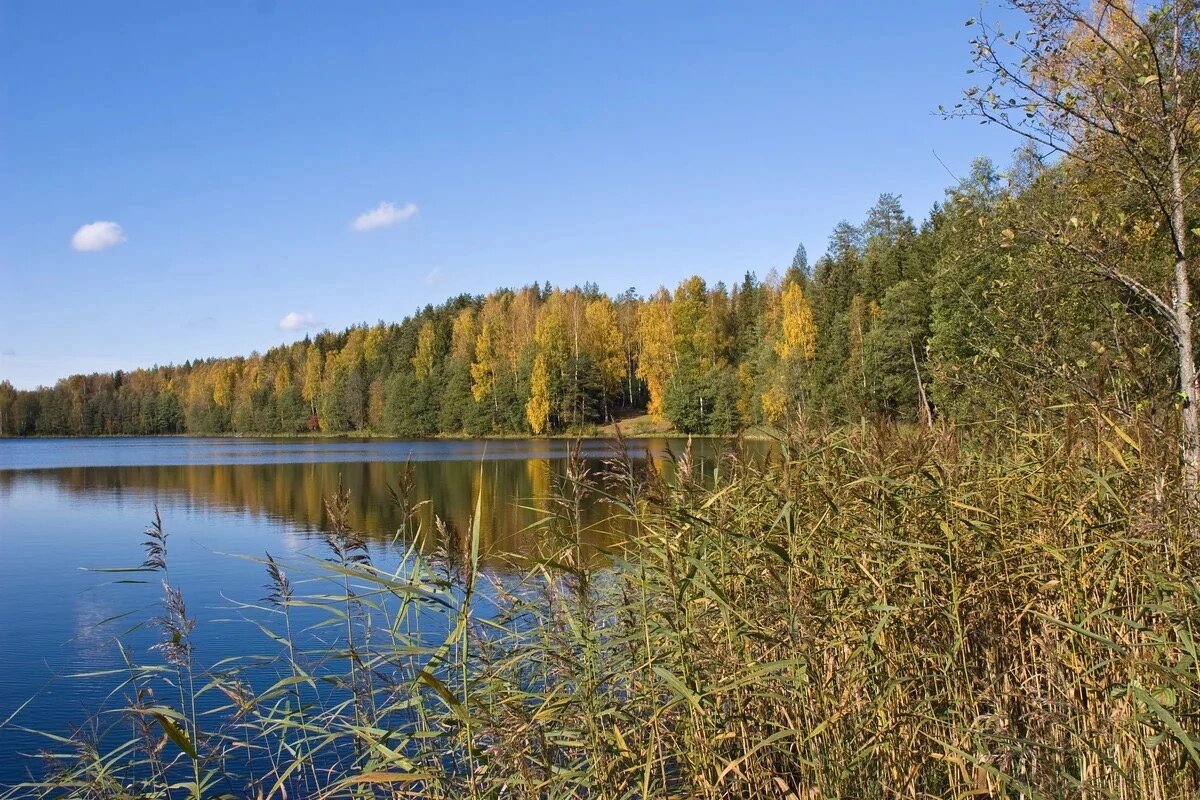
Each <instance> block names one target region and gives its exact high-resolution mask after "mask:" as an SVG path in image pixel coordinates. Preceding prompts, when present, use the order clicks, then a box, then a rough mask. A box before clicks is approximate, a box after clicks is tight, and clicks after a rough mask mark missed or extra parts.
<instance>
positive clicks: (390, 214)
mask: <svg viewBox="0 0 1200 800" xmlns="http://www.w3.org/2000/svg"><path fill="white" fill-rule="evenodd" d="M416 213H417V206H416V204H415V203H405V204H404V205H403V206H401V207H399V208H397V207H396V206H394V205H392V204H391V203H386V202H385V203H380V204H379V205H377V206H375V208H372V209H371V210H370V211H364V212H363V213H361V214H359V215H358V216H357V217H355V218H354V222H351V223H350V227H351V228H353V229H354V230H356V231H360V232H361V231H373V230H375V229H376V228H386V227H388V226H390V225H396V224H398V223H401V222H404V220H406V219H410V218H411V217H412V216H413V215H415V214H416Z"/></svg>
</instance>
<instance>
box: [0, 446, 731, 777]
mask: <svg viewBox="0 0 1200 800" xmlns="http://www.w3.org/2000/svg"><path fill="white" fill-rule="evenodd" d="M631 446H632V448H633V449H634V451H635V455H637V456H638V457H640V458H647V457H649V458H651V459H653V460H655V461H656V462H658V464H659V466H660V467H661V468H662V469H664V471H668V472H669V470H670V461H669V457H668V453H669V451H670V450H671V449H672V448H674V449H675V450H679V449H680V447H681V446H682V445H681V444H680V443H679V442H668V441H665V440H637V441H635V442H632V443H631ZM570 447H571V444H570V443H568V442H565V441H561V440H560V441H547V440H528V441H516V440H505V441H488V442H480V441H437V442H401V441H387V442H380V441H329V440H312V441H307V440H306V441H294V440H252V439H41V440H0V786H4V785H9V784H11V783H13V782H16V781H19V780H22V779H24V778H26V777H28V776H29V774H30V772H31V771H33V772H35V773H36V772H37V763H36V760H35V759H34V758H33V756H34V754H36V753H37V752H39V751H41V750H46V749H58V748H57V746H55V745H53V743H52V742H51V741H50V740H48V739H45V738H43V737H39V736H38V735H36V734H33V733H30V732H28V731H25V730H23V728H31V729H37V730H42V731H50V732H54V733H60V734H61V733H65V732H67V731H68V730H69V729H70V726H71V725H72V723H75V722H79V721H82V720H85V719H86V718H87V717H88V716H89V715H90V714H91V713H92V712H93V711H95V710H96V709H98V708H100V707H101V706H102V705H103V704H104V702H105V700H106V695H107V693H108V692H109V691H110V690H111V687H112V686H113V685H114V683H115V679H114V678H113V677H111V676H97V677H91V678H88V677H85V678H77V677H69V676H70V675H72V674H77V673H92V672H101V671H105V670H115V669H118V668H119V667H120V666H121V664H122V660H121V652H120V650H119V649H118V647H117V645H116V639H117V638H118V637H119V638H120V639H121V640H122V641H124V642H126V644H127V647H128V648H129V650H130V652H131V653H132V655H133V657H134V658H136V659H138V660H141V661H151V660H153V658H154V656H153V655H152V654H150V653H149V652H148V648H149V646H150V644H151V642H152V641H153V634H152V632H151V631H149V630H148V629H138V628H135V627H134V626H135V623H137V622H138V621H140V620H143V619H145V618H147V617H149V616H151V615H153V614H154V613H156V606H155V604H156V602H157V601H158V599H159V598H160V597H161V587H160V586H159V585H158V583H157V580H158V578H157V577H156V576H153V575H151V576H149V578H148V580H146V581H145V582H144V583H129V582H123V579H128V578H130V577H133V578H146V577H147V576H145V575H134V576H122V575H117V574H111V573H102V572H95V571H88V568H96V567H111V566H129V565H136V564H138V563H139V562H140V561H141V560H142V551H141V542H142V538H143V537H142V531H143V529H144V528H145V527H146V525H147V524H148V523H149V522H150V521H151V519H152V517H153V514H154V508H155V507H156V506H157V507H158V509H159V510H160V512H161V514H162V519H163V522H164V526H165V528H166V530H167V532H168V534H169V539H168V560H169V565H170V571H171V572H170V576H171V580H172V583H174V584H176V585H177V586H179V587H180V588H181V589H182V591H183V593H184V596H185V597H186V599H187V603H188V610H189V613H190V614H191V615H193V616H195V617H196V618H197V619H198V621H199V624H198V626H197V630H196V634H195V637H194V640H195V643H196V649H197V651H198V652H200V653H202V654H203V658H204V660H205V661H208V662H209V663H212V662H215V661H216V660H218V659H221V658H225V657H232V656H238V655H245V654H246V653H248V652H253V648H255V647H260V646H261V645H262V637H261V634H260V633H259V632H257V631H256V630H255V629H254V628H253V626H250V625H247V624H245V623H244V621H241V620H239V619H238V616H239V614H238V613H237V608H236V605H237V602H238V601H241V602H257V601H259V600H260V599H261V598H262V597H263V596H264V595H265V594H266V589H265V588H264V584H265V583H266V576H265V574H264V571H263V567H262V564H261V563H260V562H258V561H256V560H253V558H246V557H245V556H251V557H255V558H257V557H261V556H262V555H263V554H264V553H266V552H270V553H271V554H272V555H274V556H275V557H276V558H278V559H280V560H282V561H285V562H289V563H298V562H299V563H303V562H304V561H305V560H306V559H307V560H309V561H311V560H312V559H319V558H322V557H324V556H325V554H326V553H325V550H324V544H323V541H322V538H321V537H320V535H319V534H320V531H321V530H322V527H323V526H324V525H325V517H324V498H325V497H327V496H329V495H331V494H332V493H333V492H334V491H335V490H336V488H337V487H338V486H339V484H340V485H342V486H344V487H346V488H348V489H349V490H350V497H351V509H350V522H351V525H352V526H353V528H354V529H355V530H358V531H361V532H363V533H364V534H366V536H367V538H368V539H369V542H370V545H369V546H370V548H371V550H372V555H373V557H374V558H375V559H376V562H377V563H386V562H387V561H388V560H389V559H390V560H391V561H392V563H397V562H398V561H399V559H401V558H402V556H403V553H405V552H406V550H407V548H408V547H409V546H410V545H412V544H413V543H411V542H408V541H405V540H404V538H403V537H401V536H398V535H397V529H398V528H399V527H400V523H401V514H400V511H399V509H398V508H397V507H396V505H395V503H394V502H393V500H392V496H391V493H390V492H389V485H391V486H393V487H394V486H395V485H396V483H397V481H398V479H400V478H401V476H402V475H403V473H404V472H405V470H406V463H407V464H410V465H411V473H410V476H411V483H410V485H411V487H412V489H411V494H410V500H411V502H413V503H421V502H423V501H424V502H423V504H422V505H421V507H420V511H419V513H418V515H417V517H418V520H419V521H420V523H421V529H422V530H423V531H424V532H425V533H424V534H423V535H422V536H421V540H420V541H419V542H417V543H416V544H415V546H417V547H418V548H420V549H423V550H427V549H433V548H436V547H438V545H439V541H438V538H437V536H438V534H437V533H436V527H435V525H434V520H435V519H441V520H442V521H443V522H444V525H443V529H444V530H445V532H446V536H449V537H456V536H462V535H464V533H465V532H466V531H468V530H469V529H470V518H471V515H472V512H473V511H474V509H475V505H476V500H477V499H478V502H479V505H480V509H481V520H482V525H481V529H480V530H481V552H482V554H483V562H484V564H485V565H486V567H487V569H489V570H491V571H493V572H496V573H511V574H519V570H520V566H521V565H522V564H523V563H526V562H527V561H528V559H530V558H536V557H538V556H539V555H541V554H543V553H545V552H546V550H547V548H548V547H550V546H551V545H550V544H549V543H547V542H545V541H544V540H543V539H542V534H541V533H540V530H541V529H540V528H538V527H532V528H531V526H532V525H534V523H535V522H537V521H538V520H539V519H541V518H543V517H544V515H545V512H546V510H547V508H548V507H549V504H548V501H547V498H548V496H549V495H550V494H551V493H552V491H553V489H554V487H555V485H556V483H557V482H559V481H561V479H562V476H563V474H564V471H565V466H566V460H565V458H566V456H567V453H568V449H569V448H570ZM718 449H719V445H717V444H715V443H712V442H703V443H698V444H697V445H695V446H694V448H693V453H694V455H695V456H696V457H697V458H699V459H701V460H703V459H711V458H713V457H714V456H715V455H716V453H717V450H718ZM582 453H583V455H584V456H585V458H588V459H590V460H589V461H588V462H587V463H588V465H589V466H590V467H591V468H593V469H598V468H599V467H600V461H599V459H602V458H604V457H606V456H608V455H609V454H610V453H611V443H610V442H608V441H603V440H600V441H587V442H584V443H582ZM608 514H609V512H608V510H607V509H606V508H605V507H600V506H594V507H591V508H589V509H586V510H585V516H587V518H588V520H589V522H591V523H592V525H591V527H590V528H589V534H588V536H589V537H590V538H589V542H588V544H589V545H592V546H594V547H596V548H603V547H607V546H610V545H612V544H614V543H616V542H618V541H619V540H620V538H621V536H622V531H621V526H620V524H619V523H618V522H616V521H612V520H608ZM446 544H447V545H448V546H449V545H452V544H453V543H446ZM129 612H133V613H129ZM127 613H128V616H122V615H125V614H127ZM27 701H28V702H27Z"/></svg>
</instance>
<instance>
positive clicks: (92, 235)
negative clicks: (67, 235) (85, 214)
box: [71, 222, 126, 253]
mask: <svg viewBox="0 0 1200 800" xmlns="http://www.w3.org/2000/svg"><path fill="white" fill-rule="evenodd" d="M124 241H126V238H125V231H123V230H121V226H120V225H118V224H117V223H115V222H89V223H88V224H87V225H84V226H82V227H81V228H80V229H79V230H77V231H75V235H74V236H72V237H71V247H74V248H75V249H76V250H78V251H79V252H81V253H91V252H95V251H97V250H107V249H108V248H110V247H115V246H116V245H119V244H121V242H124Z"/></svg>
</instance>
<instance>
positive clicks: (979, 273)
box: [0, 148, 1175, 436]
mask: <svg viewBox="0 0 1200 800" xmlns="http://www.w3.org/2000/svg"><path fill="white" fill-rule="evenodd" d="M1086 177H1087V176H1080V175H1079V174H1077V171H1075V170H1073V169H1072V168H1071V165H1070V164H1069V163H1066V162H1063V163H1059V164H1057V165H1052V166H1049V167H1046V166H1044V165H1043V164H1042V162H1041V160H1040V159H1039V158H1038V156H1037V153H1036V151H1035V150H1033V149H1032V148H1026V149H1023V150H1021V151H1018V153H1017V155H1016V157H1015V159H1014V161H1013V163H1012V165H1011V166H1010V167H1009V168H1008V169H1007V170H1006V171H1005V172H1004V173H1003V174H1002V173H1001V172H1000V171H999V170H998V169H997V168H996V166H995V165H993V164H992V163H991V162H990V161H988V160H986V159H978V160H976V162H975V163H974V164H973V166H972V169H971V172H970V174H969V175H968V176H966V177H965V178H964V179H962V180H961V181H960V182H959V183H958V184H957V185H956V186H954V187H953V188H952V189H950V190H949V191H948V192H947V196H946V198H945V200H944V201H943V202H941V203H938V204H936V205H935V207H934V208H933V209H932V211H931V213H930V214H929V215H928V217H927V219H926V220H925V221H924V222H923V223H922V224H921V225H920V226H917V225H915V224H914V222H913V220H912V219H911V217H909V216H908V215H907V214H906V213H905V211H904V209H903V208H902V206H901V204H900V201H899V199H898V198H897V197H896V196H895V195H891V194H884V195H881V196H880V197H879V200H878V202H877V203H875V205H874V206H873V207H872V208H870V209H869V210H868V212H867V214H866V215H865V219H864V220H863V221H862V222H861V223H859V224H850V223H847V222H843V223H840V224H839V225H837V226H836V228H835V229H834V231H833V232H832V234H831V236H830V239H829V244H828V248H827V252H826V254H825V255H824V256H822V257H821V258H820V259H818V260H817V261H816V262H815V263H813V264H812V265H810V264H809V263H808V259H807V257H806V254H805V251H804V248H803V247H800V248H799V249H798V250H797V253H796V255H795V258H794V259H793V261H792V263H791V265H790V266H789V267H788V268H787V269H786V270H785V271H784V272H783V273H782V274H780V273H778V272H775V271H772V272H770V273H768V274H767V275H766V276H765V277H763V278H762V279H760V278H758V277H757V276H756V275H755V274H753V273H747V274H746V275H745V276H744V277H743V278H742V280H741V281H739V282H736V283H734V284H732V285H731V286H727V285H725V284H724V283H716V284H714V285H710V284H708V283H707V282H706V281H705V280H704V279H702V278H700V277H696V276H693V277H690V278H687V279H686V280H684V281H682V282H681V283H680V284H679V285H678V286H676V287H674V289H670V290H669V289H667V288H659V289H658V290H657V291H655V292H654V293H652V294H650V295H649V296H639V295H638V294H637V293H636V292H635V291H634V290H633V289H630V290H629V291H626V292H624V293H622V294H620V295H617V296H615V297H612V296H608V295H606V294H604V293H602V292H601V291H600V290H599V289H598V288H597V287H596V286H595V285H591V284H589V285H585V286H582V287H573V288H569V289H563V288H551V287H550V286H549V285H544V286H538V285H531V286H525V287H522V288H519V289H501V290H497V291H495V292H492V293H490V294H488V295H486V296H469V295H461V296H458V297H455V298H452V299H450V300H447V301H446V302H444V303H442V304H441V305H438V306H427V307H425V308H424V309H422V310H420V311H419V312H417V313H415V314H413V315H412V316H410V317H408V318H406V319H404V320H403V321H402V322H400V323H397V324H385V323H382V322H380V323H378V324H375V325H361V326H355V327H351V328H349V329H347V330H344V331H341V332H332V331H325V332H322V333H320V334H317V335H316V336H313V337H309V338H305V339H304V340H302V341H298V342H294V343H292V344H289V345H283V346H279V347H275V348H272V349H270V350H268V351H267V352H266V353H262V354H259V353H253V354H251V355H249V356H247V357H238V358H217V359H205V360H197V361H189V362H185V363H183V364H179V365H173V366H166V367H154V368H150V369H139V370H135V371H132V372H120V371H118V372H115V373H97V374H93V375H74V376H71V377H69V378H64V379H62V380H60V381H59V382H58V383H57V384H56V385H55V386H53V387H44V388H39V389H36V390H32V391H17V390H14V389H13V388H12V386H11V385H10V384H0V414H2V417H3V418H2V420H0V425H2V428H0V431H2V432H3V433H4V434H8V435H34V434H41V435H108V434H178V433H297V432H304V431H309V430H317V429H319V430H321V431H327V432H355V431H363V432H372V433H381V434H393V435H400V436H429V435H436V434H460V433H461V434H470V435H484V434H536V435H540V434H547V433H554V432H573V431H583V430H587V429H588V428H589V427H590V426H594V425H596V424H598V423H604V422H606V421H608V420H611V419H615V418H619V417H621V416H622V415H626V414H629V413H633V412H636V411H640V410H642V409H646V410H647V411H648V412H649V413H650V414H653V415H655V416H658V417H661V418H665V419H666V420H668V421H669V422H670V423H671V424H672V425H673V426H674V427H675V428H676V429H678V430H680V431H683V432H686V433H712V434H729V433H735V432H737V431H739V430H742V429H744V428H746V427H747V426H752V425H760V424H769V425H779V424H782V423H784V422H785V421H787V420H789V419H794V418H805V417H810V418H820V419H825V420H830V419H831V420H846V419H859V418H863V417H881V418H886V419H890V420H901V421H912V422H922V421H927V420H928V419H930V418H931V417H932V416H933V415H938V416H941V417H944V418H948V419H953V420H958V421H969V420H972V419H980V418H984V417H994V416H995V415H997V414H1001V413H1037V412H1038V410H1039V409H1041V410H1044V409H1047V408H1050V407H1052V406H1054V405H1055V404H1056V403H1067V402H1071V401H1076V400H1090V401H1100V402H1103V403H1105V404H1107V405H1110V406H1112V407H1113V408H1114V409H1115V410H1116V412H1117V413H1133V412H1134V411H1136V410H1138V409H1147V408H1153V409H1157V410H1159V411H1163V410H1165V409H1166V408H1167V407H1168V406H1170V404H1171V403H1172V402H1174V401H1175V398H1174V392H1173V390H1172V389H1173V387H1172V386H1171V384H1172V379H1171V371H1170V359H1169V357H1167V356H1168V354H1167V353H1166V352H1164V348H1165V347H1168V346H1169V342H1168V341H1166V340H1165V339H1164V338H1163V336H1162V335H1160V334H1161V332H1160V331H1158V330H1157V329H1156V326H1155V324H1154V322H1155V321H1154V319H1153V318H1152V317H1151V316H1149V315H1147V313H1146V312H1145V309H1143V308H1140V307H1139V305H1138V303H1137V298H1136V297H1131V296H1129V295H1127V294H1124V293H1122V292H1120V291H1119V290H1117V289H1119V287H1114V285H1113V284H1112V283H1111V282H1103V281H1093V282H1087V281H1064V280H1062V274H1063V270H1064V269H1071V265H1070V264H1067V263H1064V260H1069V256H1070V253H1069V252H1067V251H1061V250H1056V249H1055V248H1052V247H1048V246H1047V245H1046V243H1045V242H1044V241H1041V240H1039V239H1037V238H1035V237H1028V236H1020V235H1018V234H1017V231H1018V230H1020V229H1021V228H1022V227H1024V226H1025V225H1024V224H1025V223H1026V222H1027V221H1028V220H1030V219H1033V218H1036V217H1040V216H1044V215H1047V214H1055V213H1059V212H1060V211H1062V212H1063V213H1066V211H1065V209H1063V208H1062V207H1064V206H1066V205H1068V204H1069V202H1074V201H1077V199H1078V198H1079V197H1080V196H1081V193H1083V192H1087V191H1093V192H1095V193H1096V194H1097V197H1096V202H1097V203H1099V202H1100V194H1101V193H1102V192H1103V190H1104V187H1090V188H1089V186H1088V182H1087V180H1086ZM1068 198H1070V201H1068ZM1138 231H1140V232H1139V233H1138V235H1139V236H1140V237H1141V238H1142V239H1143V240H1144V242H1143V244H1142V245H1141V247H1142V250H1146V249H1153V248H1154V247H1156V246H1159V247H1163V248H1165V247H1168V246H1169V245H1168V243H1167V242H1165V241H1158V240H1161V239H1162V238H1163V237H1162V235H1161V231H1155V230H1154V229H1146V230H1143V229H1141V228H1138ZM1156 241H1157V245H1156ZM1136 255H1137V256H1138V257H1140V256H1144V253H1143V252H1140V251H1139V252H1138V253H1137V254H1136ZM1166 256H1167V252H1166V251H1165V250H1164V252H1163V253H1162V258H1163V259H1164V260H1167V259H1166ZM1134 257H1135V256H1134V254H1131V258H1134ZM1132 266H1136V265H1131V267H1132Z"/></svg>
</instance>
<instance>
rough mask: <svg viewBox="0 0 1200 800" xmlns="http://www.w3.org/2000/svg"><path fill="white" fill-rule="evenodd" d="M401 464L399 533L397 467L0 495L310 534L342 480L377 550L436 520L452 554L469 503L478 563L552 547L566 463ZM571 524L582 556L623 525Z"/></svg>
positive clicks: (156, 469)
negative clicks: (281, 526)
mask: <svg viewBox="0 0 1200 800" xmlns="http://www.w3.org/2000/svg"><path fill="white" fill-rule="evenodd" d="M717 449H718V445H717V444H716V443H713V442H705V443H698V444H697V446H696V450H695V453H694V455H695V456H696V458H695V459H694V461H696V462H697V464H698V466H700V467H701V468H702V469H704V470H705V471H707V469H708V468H709V467H711V464H712V458H713V456H714V455H715V453H716V451H717ZM652 452H654V451H653V450H652ZM659 452H660V453H661V451H659ZM651 460H652V461H654V463H655V466H656V467H657V469H658V471H659V472H660V473H661V474H663V475H666V476H669V475H670V474H671V473H672V462H671V460H670V458H668V457H666V456H665V455H657V456H654V457H652V458H651ZM407 466H408V467H409V468H411V485H410V491H409V492H408V497H409V502H411V503H416V504H419V505H418V508H417V510H416V513H415V521H416V525H410V526H408V528H406V527H405V525H404V522H405V518H404V510H403V509H401V508H400V507H398V506H397V504H396V503H395V502H394V501H393V499H392V492H390V491H389V486H391V487H392V488H395V487H396V485H397V481H398V479H400V478H401V476H402V475H403V473H404V471H405V469H406V464H405V462H400V461H375V462H353V463H307V464H222V465H163V466H144V467H71V468H63V469H45V470H31V471H0V490H7V489H8V487H9V486H10V485H12V484H13V483H14V482H15V481H34V482H39V483H45V484H49V485H52V486H53V487H54V488H56V489H60V490H66V491H68V492H71V493H75V494H87V493H103V494H107V495H111V496H116V497H125V496H138V495H141V496H147V495H149V496H158V495H167V496H170V497H172V498H174V499H176V500H178V501H182V502H183V503H185V504H187V505H190V506H193V507H199V508H222V509H229V510H234V511H239V512H243V511H244V512H248V513H251V514H260V515H265V516H267V517H269V518H272V519H276V520H280V521H284V522H287V523H290V524H292V525H294V526H296V527H297V528H299V529H300V530H302V531H309V532H315V531H319V530H321V529H323V528H324V527H325V525H326V517H325V498H326V497H329V496H330V495H332V494H333V492H334V491H335V490H336V489H337V487H338V483H339V481H341V483H342V484H343V485H344V486H346V487H347V488H348V489H349V490H350V524H351V526H352V527H353V528H354V529H355V530H357V531H360V532H362V533H363V534H364V535H365V536H367V537H368V538H369V539H370V540H373V541H375V542H376V543H377V544H378V543H384V542H392V541H393V540H394V541H395V542H396V545H397V546H407V545H408V544H410V543H411V539H412V536H411V535H410V533H409V531H411V529H412V528H416V529H417V530H419V531H420V533H421V536H420V539H421V540H420V541H419V542H418V545H419V546H420V547H421V549H422V550H424V551H427V552H428V551H429V550H432V549H434V548H435V547H436V546H437V545H438V544H439V541H438V538H437V537H438V535H439V534H438V532H437V526H436V524H435V520H436V519H441V520H442V521H443V522H444V526H443V527H444V529H445V532H446V535H447V536H449V537H451V538H454V539H456V541H450V542H446V543H445V544H446V546H447V548H448V549H450V550H451V551H453V550H454V549H455V548H456V547H457V546H458V545H460V544H461V541H460V540H461V538H462V537H468V536H469V535H470V532H471V516H472V514H473V513H474V509H475V498H476V496H478V497H479V499H480V508H481V518H482V524H481V526H480V534H481V542H480V548H481V552H482V553H483V554H484V556H485V558H487V559H488V560H490V561H492V562H493V563H494V562H496V561H497V560H500V559H502V558H503V557H505V556H517V557H520V558H533V557H538V556H546V555H550V554H552V553H553V552H554V551H555V550H556V548H557V544H558V542H555V541H553V540H554V537H553V536H550V535H549V533H550V528H551V526H548V525H546V524H545V518H546V515H547V514H549V513H553V511H554V509H555V507H556V506H555V503H554V502H552V498H553V497H554V496H555V494H556V493H557V492H559V491H560V489H561V488H562V484H563V481H564V480H565V476H566V460H565V459H563V458H531V459H503V460H489V461H464V460H450V461H414V462H411V464H410V465H407ZM587 466H588V469H589V470H590V472H591V473H592V475H593V476H598V474H599V472H600V470H601V469H602V462H601V461H599V460H588V461H587ZM580 521H581V523H582V525H583V528H584V532H583V535H582V536H581V540H582V541H581V544H582V546H583V547H584V548H585V549H587V550H590V549H593V548H604V547H609V546H611V545H613V544H615V543H617V542H619V541H620V540H621V538H623V536H624V532H625V527H624V524H623V521H622V520H619V519H613V518H612V509H611V507H610V506H609V505H608V504H606V503H603V502H601V501H598V500H597V499H596V498H595V497H591V498H589V500H588V501H587V502H585V503H584V506H583V509H582V518H581V520H580ZM538 523H542V524H538ZM402 529H404V530H403V531H402ZM569 538H570V539H571V540H574V538H575V537H574V535H573V534H572V535H571V536H570V537H569Z"/></svg>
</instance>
